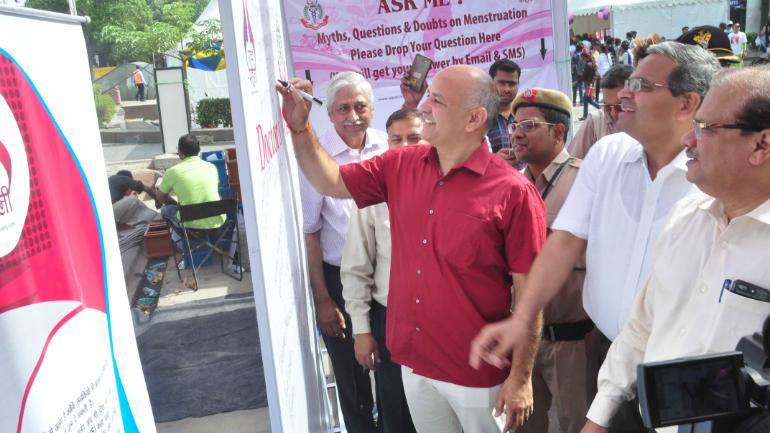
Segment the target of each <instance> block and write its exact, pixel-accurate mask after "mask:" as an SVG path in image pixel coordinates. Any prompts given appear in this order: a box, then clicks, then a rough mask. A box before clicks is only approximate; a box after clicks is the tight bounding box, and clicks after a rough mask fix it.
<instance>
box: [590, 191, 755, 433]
mask: <svg viewBox="0 0 770 433" xmlns="http://www.w3.org/2000/svg"><path fill="white" fill-rule="evenodd" d="M768 245H770V200H768V201H766V202H764V204H762V205H761V206H759V207H757V208H756V209H754V210H753V211H751V212H750V213H748V214H747V215H743V216H741V217H738V218H735V219H733V220H732V221H730V222H729V223H728V222H727V219H726V217H725V215H724V212H723V210H722V207H721V205H720V204H719V202H717V201H716V200H715V199H713V198H711V197H709V196H707V195H705V194H703V193H698V194H695V195H692V196H690V197H687V198H685V199H683V200H682V201H681V202H679V204H678V205H677V206H676V208H675V209H674V211H673V212H672V214H671V218H670V219H669V220H668V222H667V223H666V226H665V228H664V229H663V232H662V233H661V235H660V240H659V241H658V243H657V245H656V247H655V259H654V261H653V267H652V273H651V275H650V278H649V280H648V281H647V284H646V285H645V286H644V288H643V289H642V290H641V291H640V292H639V296H637V298H636V300H635V301H634V305H633V310H632V312H631V316H630V317H629V320H628V323H627V324H626V326H625V327H624V328H623V332H621V334H620V335H619V336H618V337H617V338H616V339H615V341H614V342H613V343H612V346H611V347H610V350H609V353H608V354H607V359H606V360H605V361H604V364H603V365H602V368H601V370H600V371H599V382H598V385H599V392H598V394H597V395H596V398H595V399H594V401H593V404H592V405H591V409H590V410H589V411H588V418H589V419H590V420H591V421H593V422H595V423H598V424H600V425H604V426H607V425H609V424H608V423H609V420H610V419H611V418H612V415H613V414H614V413H615V412H616V411H617V408H618V407H619V406H620V404H621V402H622V401H626V400H630V399H632V398H633V397H634V395H636V367H637V365H638V364H640V363H642V362H654V361H664V360H669V359H673V358H678V357H685V356H694V355H703V354H709V353H719V352H726V351H732V350H735V346H736V344H738V341H739V340H740V339H741V337H743V336H745V335H750V334H753V333H754V332H761V331H762V323H763V321H764V320H765V317H766V316H767V315H768V314H770V303H766V302H760V301H756V300H753V299H749V298H746V297H743V296H740V295H737V294H734V293H732V292H730V291H728V290H722V286H723V283H724V282H725V280H728V279H729V280H733V281H734V280H736V279H738V280H743V281H746V282H748V283H752V284H755V285H757V286H760V287H764V288H766V289H770V267H768V266H766V265H764V263H763V262H764V259H765V258H766V257H767V247H768ZM658 431H659V432H663V431H669V430H668V429H659V430H658ZM672 431H674V432H675V431H676V429H673V430H672Z"/></svg>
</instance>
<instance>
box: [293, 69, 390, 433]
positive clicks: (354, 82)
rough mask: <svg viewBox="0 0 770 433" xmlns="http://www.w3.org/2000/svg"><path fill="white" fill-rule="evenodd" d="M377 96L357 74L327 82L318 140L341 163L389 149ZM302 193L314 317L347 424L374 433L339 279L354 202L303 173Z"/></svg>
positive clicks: (366, 378)
mask: <svg viewBox="0 0 770 433" xmlns="http://www.w3.org/2000/svg"><path fill="white" fill-rule="evenodd" d="M373 100H374V97H373V94H372V86H371V85H370V84H369V82H367V81H366V79H365V78H364V77H363V76H361V75H360V74H358V73H355V72H340V73H339V74H337V75H335V76H334V78H332V80H331V81H329V87H328V90H327V99H326V101H327V102H326V108H327V112H328V114H329V120H330V121H331V123H332V125H333V128H330V129H329V130H327V131H326V132H325V133H324V134H322V135H321V136H320V137H319V139H318V141H319V142H320V144H321V146H322V147H323V148H324V149H325V150H326V152H328V154H329V155H331V157H332V158H333V159H334V161H336V162H337V163H338V164H348V163H352V162H359V161H361V160H364V159H368V158H371V157H373V156H375V155H379V154H381V153H383V152H385V151H386V150H387V149H388V138H387V136H386V135H385V134H384V133H383V132H382V131H378V130H375V129H372V128H369V125H370V123H371V121H372V117H373V115H374V105H373ZM300 192H301V195H302V213H303V216H304V221H305V222H304V230H305V243H306V245H307V255H308V268H309V271H310V285H311V287H312V289H313V300H314V301H315V310H316V320H317V322H318V326H319V327H320V328H321V332H322V334H323V338H324V342H325V343H326V348H327V349H328V351H329V357H330V358H331V361H332V368H333V369H334V377H335V381H336V383H337V390H338V395H339V400H340V407H341V410H342V415H343V417H344V419H345V426H346V427H347V428H348V430H349V431H353V432H362V433H373V432H375V431H376V426H375V422H374V420H373V418H372V408H373V407H374V403H373V400H372V391H371V389H372V388H371V382H370V381H369V373H368V371H366V370H365V369H364V368H363V367H362V366H361V365H359V364H358V362H356V357H355V352H354V349H353V334H352V332H351V329H352V327H351V324H350V316H348V314H347V312H346V311H345V301H344V299H343V298H342V283H341V281H340V263H341V261H342V249H343V246H344V245H345V237H346V235H347V232H348V221H349V218H350V211H351V206H352V202H351V200H342V199H339V198H333V197H328V196H324V195H321V194H319V193H318V191H316V189H315V188H313V186H312V185H311V184H310V182H308V180H307V179H306V178H304V177H300Z"/></svg>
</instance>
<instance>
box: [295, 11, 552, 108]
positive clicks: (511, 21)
mask: <svg viewBox="0 0 770 433" xmlns="http://www.w3.org/2000/svg"><path fill="white" fill-rule="evenodd" d="M284 8H285V16H286V21H287V26H288V30H289V36H290V38H289V39H290V43H291V50H292V53H293V59H294V69H295V74H296V75H298V76H301V77H302V76H304V77H309V78H310V79H311V80H312V81H313V83H314V88H315V90H316V91H315V93H316V94H317V95H323V91H325V88H326V82H328V80H329V79H330V77H331V76H333V75H334V74H335V73H336V72H339V71H347V70H353V71H358V72H360V73H361V74H363V75H364V76H365V77H367V78H368V79H369V80H370V82H371V83H372V85H373V86H374V87H375V88H387V87H395V86H398V84H399V80H400V79H401V76H403V74H404V73H405V72H406V71H407V70H408V69H409V66H410V65H411V63H412V60H413V59H414V56H415V54H417V53H419V54H422V55H424V56H427V57H429V58H430V59H432V60H433V62H434V64H433V69H432V70H431V72H430V74H429V78H430V77H432V76H433V75H435V73H436V72H437V71H438V70H440V69H443V68H445V67H447V66H450V65H455V64H469V65H475V66H478V67H480V68H483V69H487V68H489V66H490V65H491V64H492V63H493V62H494V61H495V60H498V59H503V58H508V59H511V60H513V61H515V62H516V63H518V64H519V66H521V68H522V70H523V71H522V86H523V87H522V88H525V87H532V86H545V87H553V88H558V86H557V79H556V68H555V67H554V41H553V34H554V32H553V27H554V22H553V16H552V11H551V1H550V0H518V1H500V2H489V1H470V0H333V1H332V0H291V1H287V2H285V3H284Z"/></svg>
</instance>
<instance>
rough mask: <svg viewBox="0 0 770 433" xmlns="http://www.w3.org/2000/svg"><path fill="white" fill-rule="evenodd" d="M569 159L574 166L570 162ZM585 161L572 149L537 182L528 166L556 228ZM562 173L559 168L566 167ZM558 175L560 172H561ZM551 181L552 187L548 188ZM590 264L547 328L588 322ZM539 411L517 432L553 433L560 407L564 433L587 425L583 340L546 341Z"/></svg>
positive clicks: (536, 392)
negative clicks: (552, 417)
mask: <svg viewBox="0 0 770 433" xmlns="http://www.w3.org/2000/svg"><path fill="white" fill-rule="evenodd" d="M567 161H569V162H567ZM581 162H582V161H581V160H580V159H576V158H572V159H571V160H570V155H569V153H568V152H567V150H566V149H565V150H562V152H561V153H560V154H559V155H558V156H557V157H556V158H555V159H554V160H553V161H552V162H551V164H550V165H549V166H548V168H546V169H545V171H544V172H543V173H542V174H540V176H538V178H537V179H533V177H532V174H531V173H530V172H529V169H528V168H525V169H524V170H523V171H522V173H523V174H524V175H525V176H526V177H527V178H528V179H529V180H531V181H532V182H534V184H535V186H536V187H537V189H538V191H540V193H541V194H543V192H544V191H547V193H546V197H545V199H544V201H545V209H546V218H547V224H548V227H549V233H550V227H551V224H552V223H553V221H554V220H555V219H556V216H557V215H558V213H559V210H560V209H561V207H562V205H563V204H564V201H565V200H566V198H567V194H569V191H570V189H571V188H572V184H573V182H574V181H575V178H576V177H577V174H578V169H579V168H580V164H581ZM565 163H566V165H564V168H562V169H561V171H560V172H559V167H560V166H561V165H562V164H565ZM557 172H558V174H557ZM549 183H550V185H551V186H550V187H548V185H549ZM584 277H585V263H584V261H583V259H581V261H580V263H578V265H577V266H576V267H575V269H574V270H573V271H572V273H571V275H570V276H569V279H568V280H567V282H566V283H565V284H564V286H563V287H562V289H561V291H560V292H559V295H558V296H557V297H556V298H555V299H554V300H553V301H551V302H550V303H549V304H548V305H547V306H546V307H545V309H544V311H543V323H544V324H545V325H553V324H569V323H576V322H581V321H583V320H586V319H588V315H587V314H586V312H585V311H584V310H583V295H582V292H583V279H584ZM532 387H533V396H534V412H533V413H532V416H531V417H530V418H529V420H528V421H527V422H526V423H525V424H524V426H522V427H521V428H519V429H517V430H516V432H517V433H542V432H547V431H548V410H549V409H550V407H551V403H552V402H553V403H555V404H556V413H557V416H558V418H559V425H560V426H561V430H562V432H564V433H578V432H579V431H580V429H581V428H582V427H583V424H585V415H586V412H587V411H588V405H587V402H586V348H585V343H584V342H583V340H582V339H580V340H577V341H548V340H546V339H543V340H541V342H540V348H539V349H538V353H537V360H536V361H535V368H534V371H533V373H532Z"/></svg>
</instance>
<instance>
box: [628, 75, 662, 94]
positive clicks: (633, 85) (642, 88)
mask: <svg viewBox="0 0 770 433" xmlns="http://www.w3.org/2000/svg"><path fill="white" fill-rule="evenodd" d="M624 87H625V89H626V90H629V91H631V92H634V93H639V92H652V91H653V90H655V88H656V87H663V88H668V86H666V85H665V84H660V83H656V82H654V81H650V80H648V79H646V78H642V77H632V78H629V79H627V80H626V82H625V86H624Z"/></svg>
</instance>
